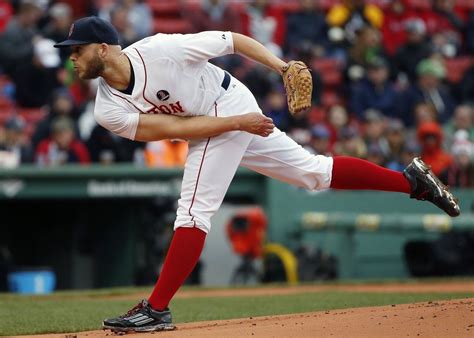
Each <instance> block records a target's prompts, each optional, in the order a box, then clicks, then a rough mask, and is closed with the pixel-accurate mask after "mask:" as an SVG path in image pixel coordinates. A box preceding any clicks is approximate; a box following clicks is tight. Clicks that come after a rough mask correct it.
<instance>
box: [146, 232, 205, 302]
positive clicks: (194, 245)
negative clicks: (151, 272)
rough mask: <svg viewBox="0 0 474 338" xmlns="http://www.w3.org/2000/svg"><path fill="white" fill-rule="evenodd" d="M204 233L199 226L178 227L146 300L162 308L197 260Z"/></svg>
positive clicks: (201, 247) (202, 244) (202, 245)
mask: <svg viewBox="0 0 474 338" xmlns="http://www.w3.org/2000/svg"><path fill="white" fill-rule="evenodd" d="M205 240H206V233H205V232H204V231H202V230H200V229H199V228H178V229H177V230H176V231H175V232H174V236H173V239H172V240H171V245H170V248H169V250H168V254H167V255H166V258H165V263H164V265H163V269H162V270H161V274H160V277H159V278H158V282H157V283H156V284H155V288H154V289H153V292H152V293H151V296H150V298H149V299H148V302H149V303H150V305H151V307H152V308H153V309H155V310H160V311H161V310H164V309H165V308H166V307H167V306H168V304H169V302H170V301H171V298H173V296H174V294H175V293H176V291H178V289H179V287H180V286H181V285H182V284H183V283H184V281H185V280H186V278H187V277H188V276H189V274H190V273H191V271H193V268H194V266H195V265H196V263H197V262H198V260H199V256H200V255H201V252H202V249H203V248H204V242H205Z"/></svg>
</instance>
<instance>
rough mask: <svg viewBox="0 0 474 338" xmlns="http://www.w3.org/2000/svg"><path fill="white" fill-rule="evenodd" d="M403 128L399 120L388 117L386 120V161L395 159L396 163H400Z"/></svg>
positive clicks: (403, 142) (403, 137) (403, 138)
mask: <svg viewBox="0 0 474 338" xmlns="http://www.w3.org/2000/svg"><path fill="white" fill-rule="evenodd" d="M404 128H405V127H404V126H403V123H402V122H401V121H400V120H397V119H390V120H388V121H387V125H386V129H385V138H386V140H387V145H388V157H387V161H388V162H393V161H397V163H400V161H401V158H402V151H403V148H404V144H405V133H404ZM408 163H409V162H408ZM403 168H405V167H403ZM396 170H398V169H396ZM398 171H401V170H398Z"/></svg>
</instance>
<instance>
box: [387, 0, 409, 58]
mask: <svg viewBox="0 0 474 338" xmlns="http://www.w3.org/2000/svg"><path fill="white" fill-rule="evenodd" d="M416 15H417V13H416V12H415V11H414V10H412V9H411V8H410V6H409V4H408V5H407V0H394V1H392V2H391V4H390V7H389V8H388V9H387V10H386V11H385V13H384V21H383V26H382V36H383V45H384V48H385V50H386V51H387V53H388V54H389V55H393V54H395V52H396V51H397V50H398V49H399V48H400V47H401V46H402V45H403V44H404V43H405V42H406V39H407V33H406V28H405V26H406V22H407V21H408V20H409V19H413V18H414V17H416Z"/></svg>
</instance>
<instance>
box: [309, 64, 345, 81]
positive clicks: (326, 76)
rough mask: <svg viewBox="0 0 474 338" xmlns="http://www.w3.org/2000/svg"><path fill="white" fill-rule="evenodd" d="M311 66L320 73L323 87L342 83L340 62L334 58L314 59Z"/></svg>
mask: <svg viewBox="0 0 474 338" xmlns="http://www.w3.org/2000/svg"><path fill="white" fill-rule="evenodd" d="M312 68H313V69H314V70H317V71H318V73H319V74H320V75H321V81H322V83H323V85H324V86H325V87H336V86H339V85H340V84H341V83H342V71H341V63H340V62H339V61H338V60H336V59H331V58H324V59H316V60H314V61H313V63H312Z"/></svg>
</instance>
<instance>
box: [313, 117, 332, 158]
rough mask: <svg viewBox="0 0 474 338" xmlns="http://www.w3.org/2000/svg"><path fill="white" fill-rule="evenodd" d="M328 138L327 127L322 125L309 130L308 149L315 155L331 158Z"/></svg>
mask: <svg viewBox="0 0 474 338" xmlns="http://www.w3.org/2000/svg"><path fill="white" fill-rule="evenodd" d="M330 136H331V134H330V132H329V129H328V127H326V126H325V125H324V124H322V123H320V124H316V125H315V126H313V127H312V128H311V139H310V147H311V148H312V150H313V152H314V153H315V154H317V155H324V156H331V147H330V142H329V141H330V140H329V138H330Z"/></svg>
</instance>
